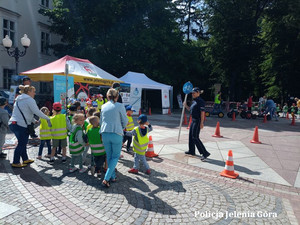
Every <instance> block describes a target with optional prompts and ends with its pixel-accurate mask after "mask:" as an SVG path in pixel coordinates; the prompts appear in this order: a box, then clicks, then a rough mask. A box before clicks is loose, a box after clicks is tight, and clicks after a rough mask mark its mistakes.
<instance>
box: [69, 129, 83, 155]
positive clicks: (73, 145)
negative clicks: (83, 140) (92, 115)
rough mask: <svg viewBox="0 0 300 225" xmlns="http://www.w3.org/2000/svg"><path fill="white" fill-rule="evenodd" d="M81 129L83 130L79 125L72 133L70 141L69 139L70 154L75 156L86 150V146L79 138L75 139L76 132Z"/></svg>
mask: <svg viewBox="0 0 300 225" xmlns="http://www.w3.org/2000/svg"><path fill="white" fill-rule="evenodd" d="M79 130H81V131H82V132H83V130H82V128H81V127H80V126H77V127H76V129H75V131H73V132H72V133H71V136H70V141H69V143H70V144H69V150H70V154H71V155H74V156H77V155H80V154H81V153H82V152H83V150H84V146H83V145H81V144H80V143H79V142H78V141H77V140H75V136H76V133H77V132H78V131H79Z"/></svg>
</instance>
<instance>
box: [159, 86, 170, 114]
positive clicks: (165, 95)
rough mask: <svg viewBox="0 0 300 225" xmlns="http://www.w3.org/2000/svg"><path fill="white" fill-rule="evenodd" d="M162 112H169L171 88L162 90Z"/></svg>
mask: <svg viewBox="0 0 300 225" xmlns="http://www.w3.org/2000/svg"><path fill="white" fill-rule="evenodd" d="M161 104H162V114H168V111H169V108H170V99H169V89H162V90H161Z"/></svg>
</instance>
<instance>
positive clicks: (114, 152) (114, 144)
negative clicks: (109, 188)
mask: <svg viewBox="0 0 300 225" xmlns="http://www.w3.org/2000/svg"><path fill="white" fill-rule="evenodd" d="M122 140H123V137H122V136H121V135H118V134H116V133H108V132H106V133H102V141H103V144H104V148H105V152H106V159H107V164H108V168H107V171H106V173H105V177H104V180H106V181H109V180H110V179H115V178H116V173H115V168H116V166H117V163H118V160H119V158H120V154H121V148H122Z"/></svg>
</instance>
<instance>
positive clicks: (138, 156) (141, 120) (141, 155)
mask: <svg viewBox="0 0 300 225" xmlns="http://www.w3.org/2000/svg"><path fill="white" fill-rule="evenodd" d="M138 124H139V126H138V127H136V128H134V129H133V130H132V131H130V132H126V135H128V136H133V151H134V153H135V154H134V165H133V168H131V169H130V170H129V171H128V172H129V173H138V172H139V167H140V162H139V161H142V163H143V164H144V166H145V167H146V174H150V173H151V170H150V167H149V165H148V163H147V160H146V156H145V153H146V151H147V148H148V143H149V138H148V133H149V132H150V131H152V126H151V125H150V123H149V122H148V119H147V116H146V115H144V114H141V115H140V116H139V117H138Z"/></svg>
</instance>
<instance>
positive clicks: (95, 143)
mask: <svg viewBox="0 0 300 225" xmlns="http://www.w3.org/2000/svg"><path fill="white" fill-rule="evenodd" d="M99 131H100V127H92V128H90V129H89V130H88V131H87V136H88V139H89V144H90V147H91V152H92V154H93V155H94V156H99V155H105V149H104V145H103V143H102V140H101V137H100V133H99Z"/></svg>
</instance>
